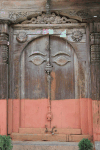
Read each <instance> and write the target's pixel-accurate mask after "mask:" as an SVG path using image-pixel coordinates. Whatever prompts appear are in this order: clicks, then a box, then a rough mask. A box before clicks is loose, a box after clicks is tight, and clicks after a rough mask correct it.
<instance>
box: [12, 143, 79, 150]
mask: <svg viewBox="0 0 100 150" xmlns="http://www.w3.org/2000/svg"><path fill="white" fill-rule="evenodd" d="M12 143H13V150H78V143H77V142H47V141H42V142H34V141H23V142H22V141H12Z"/></svg>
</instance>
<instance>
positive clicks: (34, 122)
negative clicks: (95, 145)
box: [0, 98, 100, 141]
mask: <svg viewBox="0 0 100 150" xmlns="http://www.w3.org/2000/svg"><path fill="white" fill-rule="evenodd" d="M47 105H48V100H47V99H43V100H21V101H20V100H19V99H15V100H12V99H9V100H8V134H11V133H12V132H18V130H19V126H20V125H21V127H41V128H44V127H45V124H47V125H48V127H49V122H48V121H47V120H46V114H47V111H48V108H47ZM20 106H21V107H20ZM99 106H100V101H97V100H91V99H88V98H87V99H86V98H82V99H72V100H60V101H56V100H55V101H52V113H53V120H52V124H51V125H52V126H54V125H57V127H58V128H65V127H66V128H81V129H82V134H89V135H93V140H94V141H100V107H99ZM20 110H21V111H20ZM20 112H21V113H20ZM65 114H66V115H65ZM0 134H1V135H7V100H5V99H3V100H0Z"/></svg>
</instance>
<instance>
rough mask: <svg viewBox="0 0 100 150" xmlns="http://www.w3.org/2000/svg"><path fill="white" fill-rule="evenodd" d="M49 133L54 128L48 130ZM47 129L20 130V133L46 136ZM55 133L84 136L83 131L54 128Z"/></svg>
mask: <svg viewBox="0 0 100 150" xmlns="http://www.w3.org/2000/svg"><path fill="white" fill-rule="evenodd" d="M47 130H48V133H50V132H51V131H52V128H47ZM45 131H46V128H19V133H24V134H45ZM53 132H54V133H56V134H82V131H81V129H66V128H65V129H64V128H63V129H61V128H54V129H53Z"/></svg>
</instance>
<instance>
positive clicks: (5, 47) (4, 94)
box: [0, 21, 9, 135]
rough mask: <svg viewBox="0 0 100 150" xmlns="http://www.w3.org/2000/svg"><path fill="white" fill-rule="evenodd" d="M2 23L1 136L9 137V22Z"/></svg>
mask: <svg viewBox="0 0 100 150" xmlns="http://www.w3.org/2000/svg"><path fill="white" fill-rule="evenodd" d="M1 22H2V23H0V134H1V135H7V99H8V51H9V33H8V24H7V22H4V21H1Z"/></svg>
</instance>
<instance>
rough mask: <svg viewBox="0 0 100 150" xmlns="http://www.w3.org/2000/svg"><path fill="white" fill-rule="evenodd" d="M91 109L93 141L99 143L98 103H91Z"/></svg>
mask: <svg viewBox="0 0 100 150" xmlns="http://www.w3.org/2000/svg"><path fill="white" fill-rule="evenodd" d="M92 109H93V140H94V141H100V101H97V100H93V101H92Z"/></svg>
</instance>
